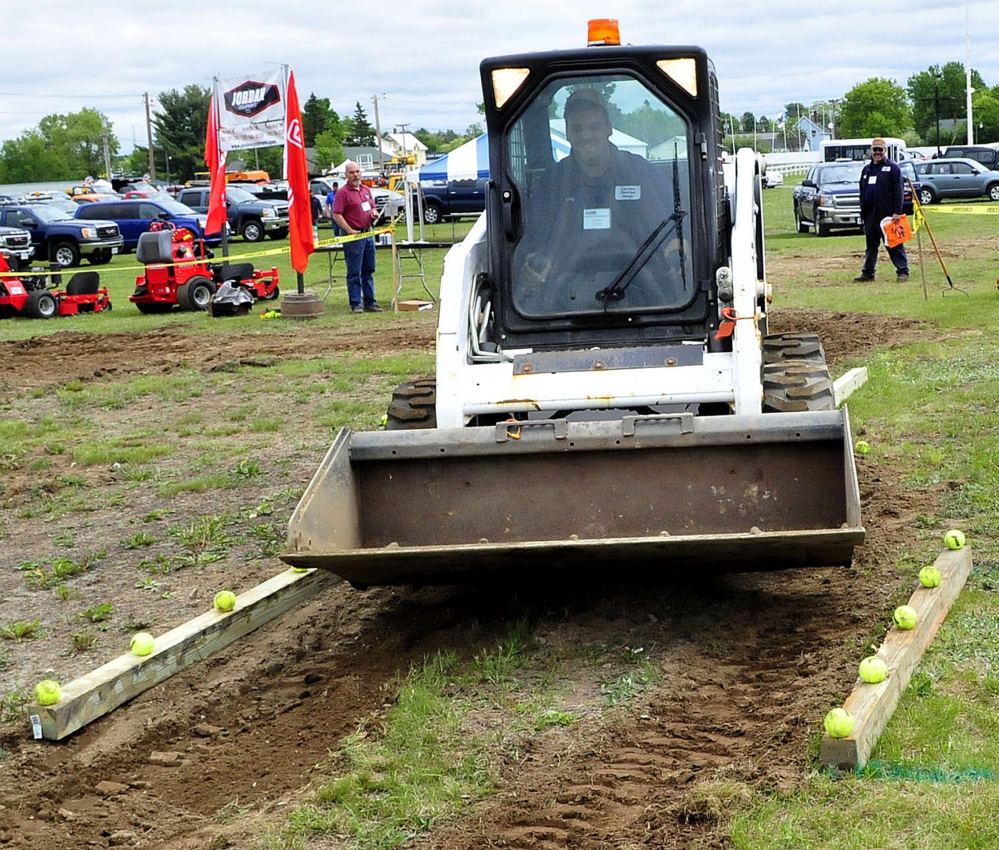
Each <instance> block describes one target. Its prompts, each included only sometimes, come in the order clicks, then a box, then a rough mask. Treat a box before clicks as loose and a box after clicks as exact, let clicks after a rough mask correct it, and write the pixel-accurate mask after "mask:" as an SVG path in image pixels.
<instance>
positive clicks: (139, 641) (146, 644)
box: [129, 632, 156, 655]
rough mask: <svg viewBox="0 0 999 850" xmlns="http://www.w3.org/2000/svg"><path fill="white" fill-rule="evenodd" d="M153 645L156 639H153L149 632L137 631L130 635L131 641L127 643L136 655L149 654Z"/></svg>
mask: <svg viewBox="0 0 999 850" xmlns="http://www.w3.org/2000/svg"><path fill="white" fill-rule="evenodd" d="M155 645H156V641H155V640H153V636H152V635H151V634H149V632H138V633H136V634H134V635H132V641H131V643H130V644H129V646H130V647H131V649H132V652H134V653H135V654H136V655H149V653H150V652H152V651H153V647H154V646H155Z"/></svg>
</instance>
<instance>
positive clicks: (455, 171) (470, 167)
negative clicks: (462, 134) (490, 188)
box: [420, 136, 489, 181]
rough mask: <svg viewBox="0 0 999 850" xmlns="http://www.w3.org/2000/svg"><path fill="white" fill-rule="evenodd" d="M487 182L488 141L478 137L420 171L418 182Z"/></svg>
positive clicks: (429, 163)
mask: <svg viewBox="0 0 999 850" xmlns="http://www.w3.org/2000/svg"><path fill="white" fill-rule="evenodd" d="M477 179H478V180H488V179H489V140H488V139H487V138H486V137H485V136H479V137H478V138H477V139H472V140H471V141H470V142H465V144H463V145H461V146H460V147H457V148H455V149H454V150H453V151H451V152H450V153H447V154H444V156H442V157H441V158H440V159H435V160H434V161H433V162H428V163H427V164H426V165H424V166H423V168H421V169H420V180H445V181H450V180H477Z"/></svg>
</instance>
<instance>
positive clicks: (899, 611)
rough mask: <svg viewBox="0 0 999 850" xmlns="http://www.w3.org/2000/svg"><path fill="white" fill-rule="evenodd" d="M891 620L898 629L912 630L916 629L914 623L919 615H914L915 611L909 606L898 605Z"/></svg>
mask: <svg viewBox="0 0 999 850" xmlns="http://www.w3.org/2000/svg"><path fill="white" fill-rule="evenodd" d="M892 619H893V620H894V621H895V625H896V626H898V627H899V628H900V629H914V628H916V622H917V621H918V620H919V614H917V613H916V609H915V608H913V607H912V606H911V605H899V606H898V608H896V609H895V613H894V614H893V615H892Z"/></svg>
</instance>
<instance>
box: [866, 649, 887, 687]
mask: <svg viewBox="0 0 999 850" xmlns="http://www.w3.org/2000/svg"><path fill="white" fill-rule="evenodd" d="M887 675H888V665H887V664H885V663H884V661H882V660H881V659H880V658H878V657H877V656H876V655H871V656H868V657H867V658H865V659H864V660H863V661H861V662H860V679H861V681H864V682H867V683H868V684H870V685H876V684H877V683H878V682H883V681H884V680H885V676H887Z"/></svg>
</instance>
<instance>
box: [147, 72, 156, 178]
mask: <svg viewBox="0 0 999 850" xmlns="http://www.w3.org/2000/svg"><path fill="white" fill-rule="evenodd" d="M145 98H146V138H147V139H148V140H149V179H150V180H155V179H156V160H155V158H154V157H153V122H152V120H151V119H150V117H149V92H146V94H145Z"/></svg>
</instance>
